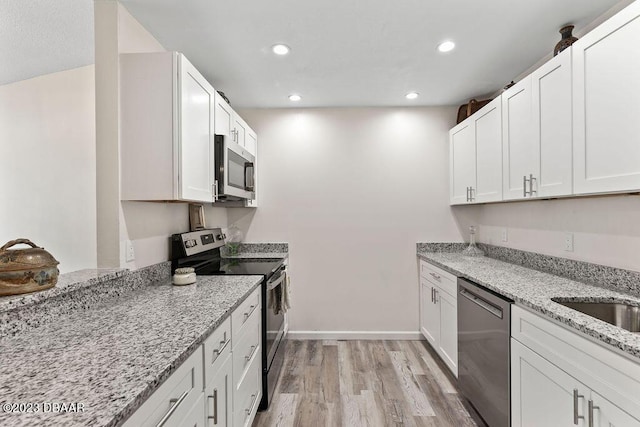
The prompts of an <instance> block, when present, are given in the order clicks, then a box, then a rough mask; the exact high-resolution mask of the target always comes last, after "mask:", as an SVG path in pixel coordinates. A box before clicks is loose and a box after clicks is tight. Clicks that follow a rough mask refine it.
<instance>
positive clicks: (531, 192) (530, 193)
mask: <svg viewBox="0 0 640 427" xmlns="http://www.w3.org/2000/svg"><path fill="white" fill-rule="evenodd" d="M534 181H536V178H534V177H533V174H529V195H530V196H533V195H534V194H535V193H537V191H536V190H534V189H533V183H534Z"/></svg>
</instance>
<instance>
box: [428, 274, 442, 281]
mask: <svg viewBox="0 0 640 427" xmlns="http://www.w3.org/2000/svg"><path fill="white" fill-rule="evenodd" d="M429 274H430V275H431V277H433V278H434V279H436V280H440V276H439V275H438V274H436V273H429Z"/></svg>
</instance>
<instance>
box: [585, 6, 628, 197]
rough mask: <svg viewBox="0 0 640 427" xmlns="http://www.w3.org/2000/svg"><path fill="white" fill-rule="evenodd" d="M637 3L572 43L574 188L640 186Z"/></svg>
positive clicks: (609, 189) (625, 188)
mask: <svg viewBox="0 0 640 427" xmlns="http://www.w3.org/2000/svg"><path fill="white" fill-rule="evenodd" d="M638 40H640V2H633V3H632V4H631V5H630V6H628V7H627V8H626V9H623V10H622V11H621V12H619V13H618V14H616V15H615V16H613V17H612V18H610V19H609V20H608V21H606V22H604V23H603V24H602V25H600V26H599V27H597V28H595V29H594V30H593V31H591V32H590V33H588V34H586V35H585V36H584V37H582V38H581V39H580V40H578V41H577V42H576V43H575V44H574V45H573V114H574V115H573V132H574V133H573V135H574V152H573V159H574V162H573V163H574V182H573V185H574V193H576V194H581V193H582V194H584V193H599V192H615V191H629V190H637V189H640V143H639V142H638V135H640V120H639V118H640V79H639V78H638V76H640V44H639V43H638Z"/></svg>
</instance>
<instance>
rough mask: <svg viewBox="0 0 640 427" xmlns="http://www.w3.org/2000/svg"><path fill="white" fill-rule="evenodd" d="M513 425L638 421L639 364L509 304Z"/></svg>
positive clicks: (626, 424) (600, 425)
mask: <svg viewBox="0 0 640 427" xmlns="http://www.w3.org/2000/svg"><path fill="white" fill-rule="evenodd" d="M511 330H512V339H511V420H512V426H513V427H530V426H531V427H537V426H589V427H592V426H597V427H605V426H608V427H611V426H617V427H631V426H640V364H638V363H635V362H633V361H631V360H629V359H627V358H626V357H624V356H621V355H619V354H617V353H614V352H613V351H611V350H609V349H607V348H605V347H603V346H601V345H599V344H596V343H594V342H592V341H591V340H589V339H587V338H584V337H582V336H580V335H578V334H577V333H575V332H572V331H570V330H569V329H567V328H565V327H563V326H560V325H558V324H556V323H553V322H551V321H549V320H546V319H543V318H542V317H540V316H538V315H536V314H534V313H531V312H529V311H527V310H524V309H522V308H520V307H517V306H514V307H513V309H512V329H511Z"/></svg>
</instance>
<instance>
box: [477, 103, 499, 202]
mask: <svg viewBox="0 0 640 427" xmlns="http://www.w3.org/2000/svg"><path fill="white" fill-rule="evenodd" d="M471 119H472V120H473V125H474V127H475V142H476V185H475V186H474V188H473V190H472V201H473V202H495V201H498V200H502V105H501V102H500V98H499V97H498V98H496V99H494V100H493V101H491V102H490V103H489V104H487V105H486V106H484V107H483V108H482V109H481V110H480V111H478V113H477V114H475V115H474V116H473V117H472V118H471Z"/></svg>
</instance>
